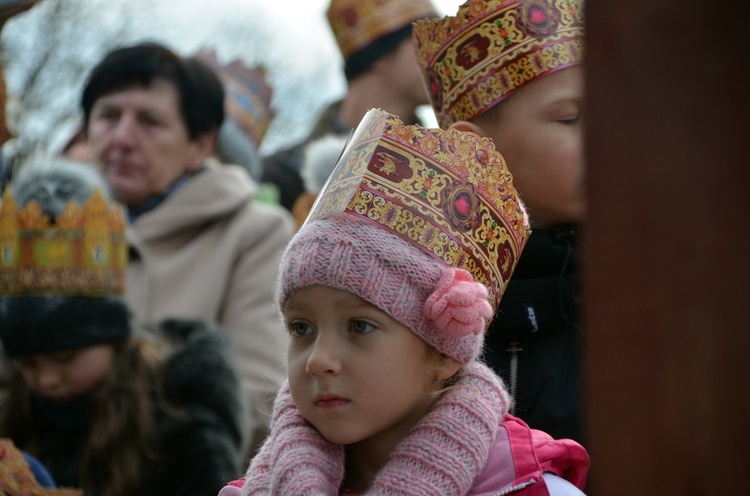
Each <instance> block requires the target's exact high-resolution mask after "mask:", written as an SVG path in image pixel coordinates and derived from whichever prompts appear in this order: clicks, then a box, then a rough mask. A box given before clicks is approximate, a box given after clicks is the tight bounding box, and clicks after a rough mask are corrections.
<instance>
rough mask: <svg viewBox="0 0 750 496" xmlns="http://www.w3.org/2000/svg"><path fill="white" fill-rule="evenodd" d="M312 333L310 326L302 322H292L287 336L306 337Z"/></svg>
mask: <svg viewBox="0 0 750 496" xmlns="http://www.w3.org/2000/svg"><path fill="white" fill-rule="evenodd" d="M312 333H313V328H312V326H311V325H310V324H306V323H304V322H292V323H291V324H289V334H291V335H292V336H298V337H301V336H308V335H310V334H312Z"/></svg>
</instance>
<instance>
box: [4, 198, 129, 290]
mask: <svg viewBox="0 0 750 496" xmlns="http://www.w3.org/2000/svg"><path fill="white" fill-rule="evenodd" d="M126 262H127V245H126V241H125V220H124V217H123V212H122V209H121V207H120V206H118V205H115V206H113V207H112V208H110V206H109V204H108V203H107V201H106V200H105V198H104V196H103V195H102V193H101V192H100V191H99V190H95V191H94V193H93V194H92V195H91V197H90V198H89V200H88V201H87V202H86V204H85V205H84V206H83V207H81V206H79V205H77V204H76V203H73V202H70V203H68V204H67V205H66V206H65V208H64V210H63V212H62V213H61V214H60V215H59V216H58V217H57V218H56V219H54V222H53V221H52V220H51V219H50V218H49V216H47V215H45V214H44V213H42V211H41V208H40V207H39V205H38V204H37V203H36V202H34V201H31V202H29V203H27V204H26V206H25V207H24V208H23V209H22V210H18V208H17V206H16V201H15V199H14V198H13V195H12V193H11V191H10V188H8V189H6V191H5V194H4V195H3V200H2V205H0V294H2V295H3V296H35V295H51V294H58V295H65V296H72V295H76V296H110V295H113V296H114V295H122V293H123V291H124V280H125V264H126Z"/></svg>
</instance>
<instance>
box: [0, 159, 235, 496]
mask: <svg viewBox="0 0 750 496" xmlns="http://www.w3.org/2000/svg"><path fill="white" fill-rule="evenodd" d="M105 192H106V187H105V183H104V182H103V179H102V178H101V177H100V176H99V175H98V174H97V173H96V171H94V170H93V169H91V168H89V167H87V166H85V165H81V164H75V163H70V162H64V161H55V162H38V163H34V164H28V165H24V166H23V167H22V168H21V169H20V172H19V173H18V175H17V176H16V177H15V179H14V180H13V182H12V183H11V186H10V187H9V188H8V189H7V190H6V192H5V194H4V196H3V201H2V204H1V205H0V340H1V341H2V349H3V351H4V353H5V355H6V356H7V357H8V358H10V360H11V363H12V370H11V382H10V391H9V395H8V397H7V398H6V399H5V402H4V403H3V404H2V405H0V438H2V437H7V438H10V439H11V440H12V441H13V443H14V444H15V446H17V447H18V448H19V449H22V450H24V451H26V452H28V453H29V454H31V455H33V456H34V457H36V458H37V459H38V460H40V461H41V462H42V463H43V464H44V465H45V466H46V468H47V469H48V470H49V472H50V473H51V475H52V477H53V478H54V480H55V483H56V484H57V485H60V486H67V487H75V488H81V489H83V490H84V493H85V494H90V495H97V496H116V495H122V496H125V495H134V494H138V495H149V494H153V495H157V494H158V495H162V496H163V495H170V494H172V495H175V496H177V495H182V496H184V495H195V496H204V495H206V494H215V493H216V492H217V491H218V490H219V489H220V488H221V486H222V485H223V483H224V481H226V480H227V478H230V477H232V475H233V474H236V473H238V472H239V470H240V466H239V458H240V446H241V445H242V442H243V436H246V435H247V433H246V432H242V426H243V425H245V424H244V422H243V421H242V419H243V417H244V415H245V414H246V411H245V408H244V407H243V402H242V400H241V398H242V395H241V392H240V386H239V378H238V376H237V374H236V372H235V370H234V369H233V367H232V366H231V364H230V362H229V358H228V345H227V342H226V338H225V335H224V333H221V332H217V331H215V330H214V329H212V328H208V327H207V326H205V325H204V324H201V323H200V322H194V321H183V320H166V321H163V322H160V323H159V325H155V326H152V327H151V328H149V329H143V330H142V329H135V328H133V326H132V325H131V321H130V313H129V311H128V308H127V307H126V305H125V303H124V300H123V285H124V271H125V263H126V244H125V221H124V218H123V214H122V211H121V209H120V208H119V206H116V205H113V204H111V203H110V202H109V201H108V200H107V199H106V197H105V196H104V193H105Z"/></svg>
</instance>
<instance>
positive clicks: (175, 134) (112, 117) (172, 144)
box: [87, 79, 213, 206]
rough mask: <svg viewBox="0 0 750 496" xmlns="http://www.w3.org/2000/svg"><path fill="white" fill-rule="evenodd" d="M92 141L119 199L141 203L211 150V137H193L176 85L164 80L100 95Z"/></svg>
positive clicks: (94, 110)
mask: <svg viewBox="0 0 750 496" xmlns="http://www.w3.org/2000/svg"><path fill="white" fill-rule="evenodd" d="M87 135H88V144H89V146H90V149H91V153H92V155H93V159H94V160H95V161H96V162H97V163H98V165H99V167H100V168H101V170H102V172H103V174H104V177H105V178H106V180H107V182H108V183H109V185H110V186H111V187H112V190H113V192H114V194H115V196H116V198H117V199H118V200H119V201H121V202H123V203H125V204H126V205H128V206H138V205H140V204H142V203H143V202H145V201H146V200H148V199H149V198H152V197H154V196H157V195H159V194H160V193H161V192H163V191H164V190H165V189H166V188H168V187H169V186H170V185H172V184H173V183H175V182H176V181H177V180H178V179H179V178H180V177H181V176H182V175H183V174H186V173H191V172H193V171H195V170H197V169H198V168H199V167H200V166H201V164H202V163H203V161H204V160H205V159H206V158H207V157H208V156H209V155H210V153H211V151H212V146H213V141H211V140H212V138H211V137H208V136H203V137H198V138H196V139H194V140H193V139H191V138H190V135H189V132H188V128H187V125H186V124H185V120H184V118H183V116H182V112H181V110H180V103H179V94H178V91H177V88H176V87H175V86H174V85H173V84H172V83H170V82H167V81H166V80H162V79H156V80H154V81H153V82H152V83H151V85H150V86H147V87H141V86H133V87H129V88H126V89H123V90H120V91H116V92H114V93H110V94H107V95H104V96H102V97H101V98H99V99H98V100H96V102H95V103H94V106H93V107H92V109H91V116H90V117H89V122H88V127H87Z"/></svg>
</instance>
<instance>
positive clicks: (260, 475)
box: [242, 362, 510, 496]
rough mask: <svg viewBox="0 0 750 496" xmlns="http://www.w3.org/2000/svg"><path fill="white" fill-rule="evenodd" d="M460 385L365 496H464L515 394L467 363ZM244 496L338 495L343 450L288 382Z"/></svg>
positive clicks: (400, 445) (405, 441)
mask: <svg viewBox="0 0 750 496" xmlns="http://www.w3.org/2000/svg"><path fill="white" fill-rule="evenodd" d="M459 374H460V376H459V378H458V381H457V382H456V384H455V386H453V387H451V388H450V389H449V390H448V391H446V392H445V393H444V394H443V395H442V396H441V398H440V399H439V400H438V402H437V403H436V404H435V407H434V408H433V409H432V410H431V411H430V413H428V414H427V415H426V416H425V417H423V418H422V419H421V420H420V421H419V422H418V423H417V425H415V426H414V428H413V429H412V430H411V432H410V433H409V435H408V436H407V437H406V438H404V439H403V440H401V442H400V443H398V444H397V445H396V447H395V448H394V450H393V452H392V453H391V456H390V458H389V460H388V463H387V464H386V465H385V467H383V468H382V469H381V470H380V472H378V474H377V476H376V477H375V480H374V481H373V482H372V485H371V486H370V488H369V490H368V491H367V492H366V493H365V494H366V495H385V494H390V495H393V494H403V495H415V496H417V495H418V496H425V495H445V494H466V493H467V492H468V491H469V490H470V489H471V486H472V483H473V481H474V479H475V478H476V477H477V476H478V475H479V474H480V472H481V470H482V469H483V468H484V466H485V463H486V461H487V456H488V453H489V451H490V447H491V446H492V444H493V442H494V441H495V437H496V435H497V431H498V427H499V425H500V422H501V421H502V419H503V418H504V416H505V414H506V413H507V410H508V404H509V401H510V400H509V397H508V394H507V392H506V391H505V388H504V387H503V384H502V382H501V380H500V379H499V378H498V377H497V376H496V375H495V374H494V373H493V372H492V371H491V370H490V369H488V368H487V367H486V366H485V365H483V364H481V363H478V362H473V363H470V364H468V365H465V366H464V367H463V368H462V369H461V372H459ZM245 477H246V479H245V484H244V486H243V489H242V495H243V496H244V495H271V494H305V495H319V496H335V495H337V494H339V491H340V486H341V482H342V480H343V478H344V447H343V446H342V445H337V444H333V443H330V442H328V441H327V440H325V439H324V438H323V437H322V436H321V435H320V434H319V433H318V431H317V430H316V429H315V428H314V427H312V425H310V424H309V423H308V422H307V421H306V420H305V419H304V418H303V417H302V415H301V414H300V412H299V410H297V408H296V407H295V405H294V403H293V402H292V398H291V395H290V393H289V387H288V385H284V386H283V387H282V389H281V391H280V392H279V395H278V397H277V398H276V403H275V405H274V411H273V415H272V419H271V435H270V436H269V437H268V439H267V440H266V442H265V443H264V445H263V447H262V448H261V450H260V452H259V453H258V455H257V456H256V457H255V458H254V459H253V461H252V463H251V464H250V467H249V468H248V470H247V474H246V476H245Z"/></svg>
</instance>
